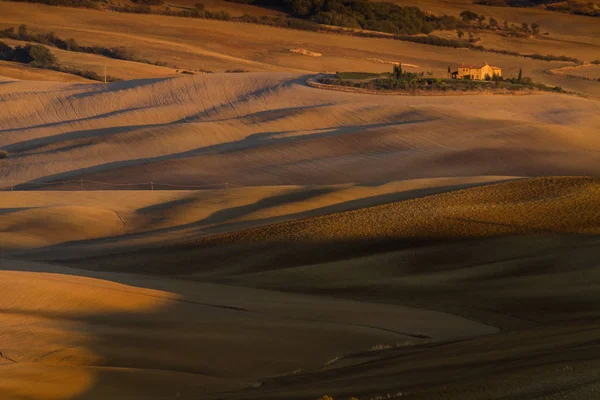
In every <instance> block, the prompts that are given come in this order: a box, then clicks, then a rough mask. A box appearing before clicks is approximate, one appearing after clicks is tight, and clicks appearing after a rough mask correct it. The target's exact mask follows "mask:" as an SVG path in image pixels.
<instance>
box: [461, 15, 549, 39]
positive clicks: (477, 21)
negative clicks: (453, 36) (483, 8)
mask: <svg viewBox="0 0 600 400" xmlns="http://www.w3.org/2000/svg"><path fill="white" fill-rule="evenodd" d="M460 18H461V20H462V21H463V22H464V23H466V24H469V25H471V26H472V25H475V26H477V27H478V28H481V29H492V30H497V29H502V28H501V27H500V24H499V23H498V20H496V19H495V18H492V17H490V19H489V20H488V21H487V22H486V17H485V16H484V15H481V14H477V13H476V12H473V11H469V10H466V11H463V12H461V13H460ZM504 30H506V31H513V32H515V31H522V32H524V33H533V34H536V35H539V33H540V25H539V24H537V23H535V22H534V23H532V24H531V26H529V24H527V23H525V22H524V23H522V24H521V26H516V25H514V24H513V25H509V24H508V22H507V21H504ZM458 36H459V38H462V36H464V32H462V31H458Z"/></svg>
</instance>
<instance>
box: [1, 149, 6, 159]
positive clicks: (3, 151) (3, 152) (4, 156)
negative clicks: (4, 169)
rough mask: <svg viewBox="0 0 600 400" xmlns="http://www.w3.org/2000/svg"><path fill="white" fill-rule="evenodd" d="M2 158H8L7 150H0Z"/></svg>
mask: <svg viewBox="0 0 600 400" xmlns="http://www.w3.org/2000/svg"><path fill="white" fill-rule="evenodd" d="M4 158H8V151H6V150H0V160H2V159H4Z"/></svg>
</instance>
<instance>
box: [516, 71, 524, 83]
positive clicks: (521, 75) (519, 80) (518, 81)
mask: <svg viewBox="0 0 600 400" xmlns="http://www.w3.org/2000/svg"><path fill="white" fill-rule="evenodd" d="M522 80H523V68H519V77H518V78H517V83H521V81H522Z"/></svg>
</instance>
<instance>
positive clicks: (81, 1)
mask: <svg viewBox="0 0 600 400" xmlns="http://www.w3.org/2000/svg"><path fill="white" fill-rule="evenodd" d="M9 1H15V2H24V3H42V4H47V5H49V6H62V7H77V8H92V9H98V8H100V7H99V4H100V2H99V1H98V0H9Z"/></svg>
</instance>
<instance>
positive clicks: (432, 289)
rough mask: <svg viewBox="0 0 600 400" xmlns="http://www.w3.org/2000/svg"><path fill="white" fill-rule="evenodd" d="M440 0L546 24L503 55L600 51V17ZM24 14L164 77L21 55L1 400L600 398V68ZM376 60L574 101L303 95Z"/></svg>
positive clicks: (5, 144)
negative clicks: (98, 77)
mask: <svg viewBox="0 0 600 400" xmlns="http://www.w3.org/2000/svg"><path fill="white" fill-rule="evenodd" d="M396 2H397V3H399V4H414V2H409V1H407V0H397V1H396ZM188 3H189V4H188ZM193 3H194V2H188V1H187V0H180V1H179V2H177V3H174V5H175V6H193ZM418 5H419V6H420V7H421V8H423V9H427V10H429V11H431V12H435V13H447V14H453V15H458V14H459V13H460V11H461V10H464V9H470V10H473V11H477V12H480V13H483V14H484V15H486V16H494V17H495V18H497V19H500V20H504V19H506V20H509V21H511V22H514V23H520V22H529V23H530V22H536V21H537V22H538V23H540V25H541V26H542V31H543V32H545V31H547V32H548V33H549V35H548V36H542V37H540V38H534V39H530V38H519V39H517V38H506V37H501V36H498V35H495V34H489V33H488V34H485V35H482V40H483V45H484V46H486V47H490V48H499V49H509V50H518V51H521V52H523V53H538V52H539V53H542V54H555V55H568V56H571V57H577V58H580V59H582V60H584V61H586V62H590V61H592V60H593V59H596V58H599V57H598V56H597V54H598V48H599V47H600V31H599V29H600V24H597V22H596V20H597V19H593V18H589V17H579V16H572V15H566V14H558V13H552V12H549V11H544V10H540V9H537V8H532V9H515V8H500V7H485V6H480V5H473V4H471V2H470V1H467V0H448V1H437V0H426V1H423V2H419V4H418ZM206 6H207V8H208V9H223V10H227V11H229V12H231V13H232V14H233V15H234V16H236V15H242V14H244V13H248V14H252V15H262V14H269V15H278V13H279V12H278V11H274V10H265V9H261V8H258V7H255V6H251V5H240V4H234V3H227V2H223V1H220V0H211V1H209V2H207V3H206ZM21 23H25V24H27V26H28V28H29V30H30V31H32V32H34V33H42V32H48V31H54V32H55V33H56V34H57V35H59V36H61V37H65V38H67V37H74V38H76V39H77V41H78V42H80V43H81V44H83V45H101V46H106V47H114V46H125V47H126V48H127V49H130V50H133V51H134V52H135V54H136V55H138V56H140V57H143V58H146V59H149V60H151V61H165V62H167V65H168V66H167V67H159V66H155V65H150V64H142V63H136V62H130V61H123V60H115V59H110V58H106V57H102V56H98V55H91V54H82V53H74V52H69V51H62V50H58V49H54V48H52V51H53V52H54V53H55V55H56V56H57V57H58V58H59V59H60V61H61V63H63V64H65V65H68V66H71V67H76V68H78V69H82V70H91V71H94V72H96V73H98V74H102V73H103V71H104V65H106V66H107V70H108V73H109V75H113V76H116V77H120V78H123V79H124V80H123V81H121V82H113V83H109V84H103V83H98V82H92V81H88V80H85V79H83V78H79V77H76V76H74V75H68V74H62V73H59V72H55V71H48V70H41V69H36V68H32V67H29V66H24V65H22V64H16V63H12V62H11V63H9V62H0V150H2V151H3V153H2V156H3V157H2V158H0V190H1V191H0V398H1V399H5V398H6V399H47V400H59V399H60V400H66V399H70V400H74V399H78V400H79V399H81V400H83V399H86V400H88V399H98V400H99V399H102V400H104V399H179V398H182V399H207V400H212V399H214V400H217V399H221V400H223V399H227V400H230V399H231V400H233V399H255V400H267V399H272V400H317V399H319V398H321V397H322V396H325V395H329V396H333V398H334V399H335V400H340V399H344V400H346V399H351V398H358V399H361V400H375V399H377V400H380V399H384V398H386V399H388V398H389V399H392V398H395V399H400V398H401V399H411V400H417V399H419V400H420V399H423V400H431V399H440V400H441V399H444V400H448V399H450V400H479V399H481V400H484V399H490V398H495V399H496V398H497V399H540V400H556V399H559V398H560V399H573V400H580V399H595V398H596V397H597V394H598V393H599V392H600V385H599V383H598V382H600V373H599V371H600V368H599V366H600V345H599V343H598V340H597V338H598V335H599V334H600V326H599V324H598V318H599V317H600V309H599V308H598V302H599V301H600V272H599V270H598V261H597V260H598V259H599V256H600V241H599V239H598V238H599V236H598V235H599V234H600V180H599V178H598V175H599V173H600V136H599V135H598V133H599V132H600V130H599V128H600V103H599V102H598V99H597V97H598V96H600V83H596V82H591V81H586V80H582V79H575V78H570V77H567V76H556V75H551V74H548V73H545V71H546V70H549V69H553V70H558V71H565V72H567V73H569V74H570V73H573V74H576V73H579V74H581V76H588V75H590V74H593V73H594V71H595V66H592V65H585V66H582V67H577V68H573V69H570V67H572V66H573V64H572V63H568V62H567V63H566V62H546V61H536V60H532V59H527V58H522V57H514V56H506V55H498V54H492V53H482V52H474V51H470V50H457V49H450V48H442V47H432V46H427V45H419V44H414V43H408V42H401V41H394V40H389V39H373V38H359V37H353V36H345V35H339V34H331V33H329V34H327V33H314V32H305V31H295V30H289V29H279V28H272V27H266V26H259V25H251V24H243V23H235V22H224V21H213V20H200V19H196V20H194V19H186V18H175V17H164V16H157V15H133V14H119V13H113V12H106V11H92V10H85V9H72V8H62V7H48V6H42V5H39V4H26V3H11V2H4V1H0V28H1V29H4V28H6V27H9V26H17V25H19V24H21ZM436 34H439V35H453V34H454V33H452V32H437V33H436ZM2 41H5V42H6V43H9V44H11V45H13V46H14V45H18V44H23V42H18V41H14V40H4V39H3V40H2ZM290 49H304V50H306V52H305V51H300V50H299V51H297V52H291V51H290ZM310 52H314V53H322V56H321V57H309V56H305V55H302V54H303V53H304V54H310ZM374 60H380V61H384V62H387V61H389V62H393V61H402V62H403V63H405V64H412V66H410V67H407V69H408V70H410V71H417V72H418V71H423V72H426V71H430V70H431V71H434V72H435V73H437V74H444V73H445V72H446V69H447V66H448V65H455V64H457V63H460V62H465V63H480V62H484V61H486V62H489V63H492V64H497V65H500V66H502V67H503V68H504V69H505V73H506V74H507V75H509V76H514V75H516V74H517V72H518V70H519V68H523V70H524V73H525V75H527V76H531V77H533V78H534V79H535V80H537V81H541V82H544V83H547V84H552V85H560V86H563V87H564V88H566V89H568V90H571V91H575V92H578V95H571V94H559V93H541V92H540V93H535V94H529V95H491V94H481V95H470V96H379V95H370V94H359V93H346V92H339V91H328V90H321V89H318V88H313V87H309V86H308V85H307V84H306V80H307V79H308V78H311V77H313V78H314V77H315V75H316V74H317V73H319V72H324V71H337V70H347V71H387V70H389V69H390V68H388V67H390V65H389V64H385V63H382V62H377V61H374ZM184 69H185V70H189V71H195V72H196V74H194V75H188V74H186V75H182V74H181V71H182V70H184ZM228 69H243V70H247V71H251V72H248V73H235V74H234V73H224V71H225V70H228ZM199 70H213V71H215V72H216V73H214V74H204V73H199Z"/></svg>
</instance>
